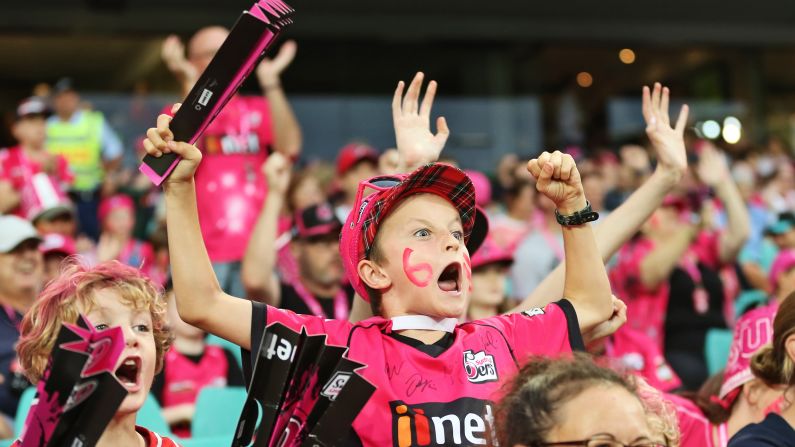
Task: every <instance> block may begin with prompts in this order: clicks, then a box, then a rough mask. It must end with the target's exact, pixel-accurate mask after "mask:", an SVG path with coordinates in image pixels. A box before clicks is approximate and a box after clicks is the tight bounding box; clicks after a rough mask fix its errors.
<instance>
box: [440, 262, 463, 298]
mask: <svg viewBox="0 0 795 447" xmlns="http://www.w3.org/2000/svg"><path fill="white" fill-rule="evenodd" d="M461 271H462V269H461V263H459V262H453V263H452V264H450V265H448V266H447V267H445V268H444V270H442V274H441V275H439V280H438V281H437V283H438V284H439V288H440V289H442V290H443V291H445V292H460V291H461Z"/></svg>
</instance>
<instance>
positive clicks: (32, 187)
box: [0, 97, 74, 220]
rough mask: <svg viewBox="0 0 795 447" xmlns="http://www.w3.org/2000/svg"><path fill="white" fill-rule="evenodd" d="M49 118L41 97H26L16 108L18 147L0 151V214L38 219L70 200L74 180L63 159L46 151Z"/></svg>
mask: <svg viewBox="0 0 795 447" xmlns="http://www.w3.org/2000/svg"><path fill="white" fill-rule="evenodd" d="M49 115H50V110H49V109H48V108H47V105H46V103H45V102H44V100H42V99H41V98H37V97H31V98H27V99H25V100H24V101H22V102H21V103H20V104H19V107H17V113H16V121H15V122H14V125H13V127H12V133H13V135H14V138H16V140H17V142H18V143H19V144H18V145H17V146H14V147H11V148H8V149H5V150H0V213H13V214H16V215H17V216H19V217H22V218H25V219H28V220H36V219H37V218H38V217H40V216H39V214H41V213H42V212H43V211H45V210H46V209H49V208H52V207H54V206H55V205H58V204H63V203H65V202H67V201H68V200H67V199H66V196H65V193H64V191H65V190H66V189H67V188H68V186H69V185H70V184H71V183H72V180H73V178H74V177H73V175H72V172H71V171H70V170H69V165H68V163H67V161H66V159H65V158H64V157H63V156H61V155H53V154H51V153H49V152H47V150H46V147H45V143H46V139H47V125H46V118H47V116H49Z"/></svg>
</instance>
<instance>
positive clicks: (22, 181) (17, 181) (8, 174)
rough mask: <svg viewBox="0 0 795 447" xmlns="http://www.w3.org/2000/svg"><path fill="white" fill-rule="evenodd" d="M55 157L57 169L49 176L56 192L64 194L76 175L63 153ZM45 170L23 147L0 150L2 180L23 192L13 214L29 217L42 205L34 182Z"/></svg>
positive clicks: (0, 178) (0, 176)
mask: <svg viewBox="0 0 795 447" xmlns="http://www.w3.org/2000/svg"><path fill="white" fill-rule="evenodd" d="M55 157H56V158H55V171H54V172H53V173H52V174H50V175H49V177H50V179H51V180H52V183H53V186H54V187H55V188H57V190H56V191H55V193H56V194H57V195H59V196H63V195H64V193H63V191H66V190H67V189H68V187H69V185H71V184H72V181H73V180H74V175H73V174H72V171H71V170H70V169H69V163H68V162H67V161H66V158H64V157H63V156H61V155H56V156H55ZM43 172H44V171H43V170H42V168H41V166H40V165H39V164H38V163H37V162H35V161H34V160H31V159H30V158H29V157H27V156H26V155H25V153H24V152H23V151H22V148H21V147H19V146H16V147H12V148H9V149H4V150H0V180H5V181H7V182H9V183H11V186H12V187H13V188H14V190H15V191H17V192H19V193H20V194H21V197H20V203H19V206H17V207H16V208H15V209H14V210H12V213H13V214H16V215H17V216H19V217H22V218H23V219H27V218H29V216H28V213H29V212H30V211H32V210H33V209H34V208H36V207H40V202H41V200H40V199H39V198H36V197H35V195H36V192H35V190H34V184H33V182H34V176H36V175H37V174H40V173H43ZM59 198H60V197H59Z"/></svg>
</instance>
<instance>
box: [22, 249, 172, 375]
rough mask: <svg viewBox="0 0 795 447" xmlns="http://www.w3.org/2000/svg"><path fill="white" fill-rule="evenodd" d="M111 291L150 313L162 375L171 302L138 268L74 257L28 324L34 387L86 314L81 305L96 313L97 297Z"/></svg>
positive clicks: (25, 359) (25, 364)
mask: <svg viewBox="0 0 795 447" xmlns="http://www.w3.org/2000/svg"><path fill="white" fill-rule="evenodd" d="M105 288H111V289H115V290H116V291H118V292H119V295H120V296H121V297H122V300H123V301H124V304H128V305H130V306H132V307H133V308H135V309H149V312H150V313H151V315H152V326H153V328H152V330H153V335H154V338H155V348H156V363H155V373H158V372H160V370H161V369H162V368H163V357H164V355H165V353H166V351H168V347H169V346H170V345H171V341H172V339H173V337H172V335H171V332H170V331H169V329H168V327H167V325H166V302H165V300H164V299H163V297H162V295H161V293H160V291H159V290H158V289H157V287H156V286H155V285H154V284H153V283H152V282H151V281H150V280H149V279H147V278H146V277H144V276H143V275H142V274H141V272H139V271H138V270H137V269H135V268H133V267H129V266H126V265H124V264H122V263H120V262H118V261H110V262H104V263H101V264H99V265H96V266H93V267H90V266H87V265H83V264H81V263H80V262H79V261H77V260H76V259H74V258H71V259H68V260H67V261H65V262H64V265H63V267H62V270H61V273H60V275H59V276H58V277H57V278H55V279H54V280H52V281H51V282H50V283H49V284H47V287H46V288H45V289H44V290H43V291H42V292H41V294H40V295H39V297H38V299H37V300H36V301H35V302H34V304H33V306H32V307H31V308H30V310H29V311H28V312H27V314H25V318H23V319H22V325H21V328H20V333H21V334H20V339H19V344H18V345H17V352H18V354H19V360H20V363H21V364H22V368H23V369H24V371H25V375H26V376H27V377H28V379H30V381H31V382H33V383H34V384H35V383H37V382H38V381H39V380H40V379H41V377H42V375H43V374H44V369H45V368H46V367H47V359H48V358H49V356H50V352H51V351H52V349H53V346H54V344H55V339H56V338H57V337H58V332H59V331H60V328H61V324H62V323H64V322H66V323H75V322H76V321H77V318H78V315H79V313H80V312H79V310H78V303H82V304H83V305H84V306H85V309H90V308H91V306H92V305H93V296H94V292H95V291H97V290H101V289H105ZM87 311H88V310H86V312H87Z"/></svg>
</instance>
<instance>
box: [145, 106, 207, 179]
mask: <svg viewBox="0 0 795 447" xmlns="http://www.w3.org/2000/svg"><path fill="white" fill-rule="evenodd" d="M180 105H181V104H174V107H172V108H171V113H177V110H179V107H180ZM169 123H171V117H170V116H168V115H166V114H162V115H160V116H158V117H157V127H151V128H149V130H147V131H146V139H145V140H144V149H146V153H147V154H149V155H151V156H153V157H160V156H161V155H163V154H168V153H170V152H173V153H175V154H177V155H179V156H180V157H182V160H180V161H179V164H177V167H176V168H174V171H172V172H171V174H170V175H169V176H168V178H166V180H165V182H164V184H165V185H170V184H172V185H173V184H176V183H186V182H191V181H193V174H195V173H196V168H198V167H199V163H200V162H201V160H202V153H201V151H199V149H198V148H197V147H196V146H194V145H192V144H188V143H185V142H182V141H174V134H173V133H172V132H171V129H169V128H168V125H169Z"/></svg>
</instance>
